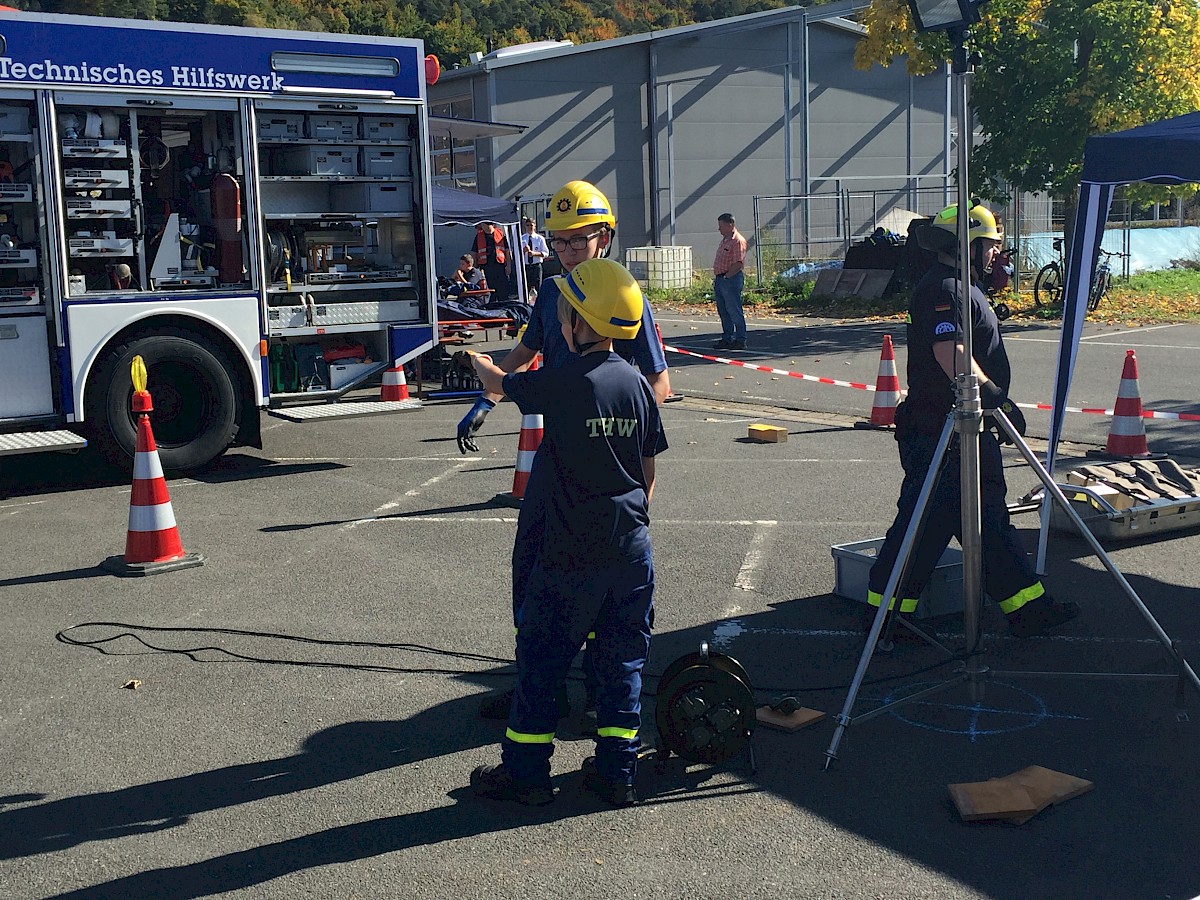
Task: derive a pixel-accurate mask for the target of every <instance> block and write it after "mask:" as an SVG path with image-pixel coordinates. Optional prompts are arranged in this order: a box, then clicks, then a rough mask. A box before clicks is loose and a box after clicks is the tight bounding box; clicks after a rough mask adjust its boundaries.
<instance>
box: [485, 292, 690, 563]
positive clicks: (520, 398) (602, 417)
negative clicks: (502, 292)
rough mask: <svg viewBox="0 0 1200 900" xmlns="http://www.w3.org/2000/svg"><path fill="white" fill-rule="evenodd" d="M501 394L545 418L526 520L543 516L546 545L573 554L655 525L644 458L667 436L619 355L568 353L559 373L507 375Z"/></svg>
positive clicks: (642, 384)
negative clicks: (643, 465) (569, 354)
mask: <svg viewBox="0 0 1200 900" xmlns="http://www.w3.org/2000/svg"><path fill="white" fill-rule="evenodd" d="M539 305H540V304H539ZM504 393H505V394H506V395H507V396H508V397H509V398H510V399H511V400H513V401H514V402H515V403H516V404H517V406H518V407H520V409H521V412H522V413H524V414H525V415H535V414H540V415H541V416H542V427H543V433H542V444H541V447H540V448H539V449H538V452H537V455H536V456H535V457H534V460H533V467H532V469H531V471H530V473H529V483H528V485H527V486H526V489H525V500H524V502H523V504H522V509H521V517H522V518H525V517H526V516H527V515H543V514H544V515H543V518H544V523H545V524H544V531H543V544H542V546H543V547H546V548H554V550H555V552H561V553H567V554H569V553H572V552H574V551H576V550H580V549H586V547H588V546H591V545H593V544H596V543H611V542H613V541H614V540H616V539H617V538H619V537H621V536H623V535H625V534H628V533H629V532H630V531H633V530H634V529H635V528H638V527H641V526H645V525H648V524H649V523H650V516H649V510H648V503H647V497H646V487H647V485H646V479H645V475H644V474H643V472H642V458H643V457H647V456H656V455H657V454H659V453H661V452H662V451H663V450H666V449H667V439H666V435H665V434H664V433H663V427H662V419H661V418H660V417H659V412H658V406H657V404H656V403H655V402H654V392H653V391H652V390H651V388H650V385H649V384H648V383H647V382H646V379H645V378H644V377H643V376H642V375H641V374H640V373H638V371H637V370H636V369H634V368H633V367H632V366H630V365H629V364H628V363H627V362H625V360H623V359H621V358H620V357H619V356H617V355H616V354H615V353H600V352H597V353H589V354H587V355H585V356H576V355H575V354H571V360H570V361H569V362H568V363H567V364H566V365H564V366H562V367H560V368H557V369H550V368H544V369H539V370H537V371H534V372H517V373H514V374H512V375H506V376H505V378H504Z"/></svg>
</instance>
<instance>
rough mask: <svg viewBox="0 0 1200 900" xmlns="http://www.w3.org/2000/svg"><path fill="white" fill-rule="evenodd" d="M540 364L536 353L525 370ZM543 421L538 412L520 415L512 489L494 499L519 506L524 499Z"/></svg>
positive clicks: (528, 370) (540, 444) (539, 356)
mask: <svg viewBox="0 0 1200 900" xmlns="http://www.w3.org/2000/svg"><path fill="white" fill-rule="evenodd" d="M541 365H542V354H540V353H539V354H537V355H536V356H535V357H534V358H533V362H531V363H530V364H529V368H528V369H526V371H527V372H534V371H536V370H537V369H540V368H541ZM542 430H543V421H542V417H541V415H540V414H537V413H534V414H531V415H522V416H521V434H520V436H519V437H518V438H517V467H516V470H515V471H514V472H513V486H512V490H511V491H510V492H508V493H506V494H497V495H496V500H497V501H499V502H500V503H505V504H507V505H509V506H520V505H521V501H522V500H524V499H525V486H526V485H527V484H529V473H530V472H531V471H533V458H534V457H535V456H536V455H537V451H538V447H540V446H542Z"/></svg>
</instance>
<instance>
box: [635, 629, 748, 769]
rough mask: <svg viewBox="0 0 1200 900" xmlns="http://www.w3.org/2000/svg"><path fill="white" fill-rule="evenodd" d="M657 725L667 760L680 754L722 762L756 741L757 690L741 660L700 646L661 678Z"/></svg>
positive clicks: (662, 751) (662, 754) (660, 747)
mask: <svg viewBox="0 0 1200 900" xmlns="http://www.w3.org/2000/svg"><path fill="white" fill-rule="evenodd" d="M657 697H658V700H657V708H656V710H655V724H656V725H657V726H658V735H659V750H660V755H661V756H662V757H663V758H666V757H668V756H670V754H672V753H674V754H675V755H676V756H679V757H681V758H683V759H686V760H690V761H692V762H699V763H722V762H726V761H728V760H730V759H733V758H734V757H735V756H737V755H738V754H739V753H741V752H742V751H743V750H745V749H747V747H749V745H750V735H751V734H752V733H753V731H754V725H755V722H756V719H755V709H754V693H753V691H752V689H751V687H750V676H749V675H747V674H746V670H745V669H743V668H742V667H741V665H740V664H739V663H738V661H737V660H735V659H733V658H732V657H730V656H725V655H724V654H722V653H717V652H715V651H712V650H710V649H709V647H708V644H707V643H701V644H700V651H699V652H698V653H689V654H687V655H686V656H681V657H680V658H679V659H677V660H675V662H673V663H671V665H669V666H667V670H666V671H665V672H664V673H663V675H662V678H660V679H659V682H658V692H657Z"/></svg>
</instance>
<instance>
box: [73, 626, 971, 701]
mask: <svg viewBox="0 0 1200 900" xmlns="http://www.w3.org/2000/svg"><path fill="white" fill-rule="evenodd" d="M81 628H119V629H124V630H123V631H121V632H120V633H118V634H112V635H109V636H108V637H103V638H95V639H93V640H88V639H85V638H79V637H74V636H71V635H70V634H68V632H71V631H76V630H77V629H81ZM135 631H148V632H155V633H159V634H184V633H186V634H223V635H231V636H235V637H251V638H265V639H267V640H279V641H294V642H296V643H300V644H312V645H315V646H320V647H366V648H371V649H375V650H400V651H404V652H409V653H425V654H430V655H433V656H439V657H447V658H449V659H459V660H463V661H464V662H481V663H494V664H496V665H500V666H504V667H505V670H502V671H497V670H482V669H448V668H447V669H442V668H434V667H407V666H385V665H378V664H373V663H345V662H319V661H312V660H300V659H273V658H269V657H262V656H249V655H247V654H244V653H236V652H234V651H232V650H226V649H225V648H224V647H216V646H201V647H184V648H179V647H160V646H158V645H157V644H152V643H150V642H149V641H147V640H144V639H143V638H141V637H139V636H138V635H137V634H135V633H134V632H135ZM121 638H131V639H132V640H134V641H137V642H138V643H139V644H141V645H142V646H143V647H145V648H147V649H148V650H153V651H155V652H157V653H173V654H178V655H180V656H186V657H187V658H188V659H191V660H192V661H194V662H211V661H212V660H204V659H200V658H199V657H198V656H197V654H200V653H204V652H212V653H220V654H223V655H224V656H227V657H229V658H230V659H234V660H239V661H241V662H250V663H262V664H265V665H273V666H298V667H302V668H317V669H346V670H347V671H351V672H394V673H398V674H404V675H473V676H476V677H480V678H511V677H513V676H514V675H515V674H516V672H515V671H514V669H513V668H512V667H514V666H515V665H516V660H513V659H506V658H504V657H499V656H487V655H486V654H482V653H468V652H463V651H459V650H443V649H441V648H439V647H429V646H427V645H425V644H410V643H392V642H386V641H347V640H331V639H326V638H311V637H304V636H302V635H293V634H280V633H276V632H270V631H249V630H245V629H240V628H189V627H166V626H159V625H133V624H129V623H127V622H81V623H80V624H78V625H71V626H69V627H67V628H64V629H62V631H59V632H58V633H57V634H55V635H54V639H55V640H57V641H58V642H59V643H62V644H67V645H69V646H73V647H90V648H92V649H94V650H96V651H97V652H99V653H104V654H106V655H109V651H108V650H107V649H106V648H105V647H104V645H105V644H110V643H112V642H114V641H118V640H120V639H121ZM111 655H117V654H115V653H113V654H111ZM971 655H972V654H970V653H960V654H956V655H954V656H951V657H948V658H946V659H944V660H941V661H940V662H936V663H933V664H932V665H928V666H924V667H923V668H920V669H915V670H913V671H911V672H903V673H901V674H899V675H885V676H882V677H880V678H872V679H868V680H866V681H863V682H862V685H863V686H867V685H873V684H885V683H887V682H890V681H900V680H902V679H905V678H913V677H915V676H917V675H923V674H924V673H926V672H931V671H933V670H934V669H940V668H941V667H942V666H946V665H949V664H950V663H955V662H963V661H965V660H966V659H968V658H969V657H970V656H971ZM569 677H571V678H572V680H577V681H579V680H583V676H582V675H572V676H569ZM642 677H643V678H649V679H655V680H657V679H659V678H661V677H662V674H661V673H653V672H643V674H642ZM849 687H850V685H849V683H846V684H827V685H820V686H818V687H805V688H791V687H787V688H784V687H763V686H759V687H752V691H753V692H754V693H755V694H789V695H795V694H812V693H820V692H822V691H838V690H846V689H847V688H849ZM642 695H643V696H646V697H654V696H656V692H655V691H651V690H647V689H646V688H644V687H643V689H642Z"/></svg>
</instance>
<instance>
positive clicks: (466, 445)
mask: <svg viewBox="0 0 1200 900" xmlns="http://www.w3.org/2000/svg"><path fill="white" fill-rule="evenodd" d="M495 408H496V404H495V403H493V402H492V401H491V400H489V399H488V398H487V397H480V398H479V399H478V400H476V401H475V405H474V406H472V407H471V411H470V412H468V413H467V414H466V415H465V416H463V418H462V421H461V422H459V423H458V452H459V453H466V452H467V451H468V450H469V451H470V452H472V453H478V452H479V445H478V444H476V443H475V435H476V434H477V433H478V431H479V429H480V428H482V427H483V420H484V419H486V418H487V414H488V413H490V412H491V411H492V410H493V409H495Z"/></svg>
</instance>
